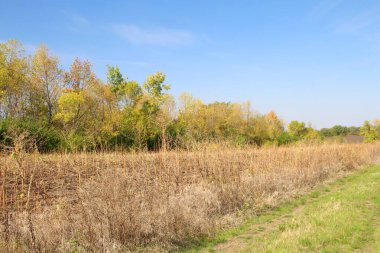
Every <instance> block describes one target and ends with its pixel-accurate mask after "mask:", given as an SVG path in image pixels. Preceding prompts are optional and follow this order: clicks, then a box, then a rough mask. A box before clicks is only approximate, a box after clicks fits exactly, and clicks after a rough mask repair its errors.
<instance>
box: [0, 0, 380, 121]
mask: <svg viewBox="0 0 380 253" xmlns="http://www.w3.org/2000/svg"><path fill="white" fill-rule="evenodd" d="M0 12H1V15H0V41H5V40H7V39H10V38H15V39H18V40H20V41H21V42H22V43H23V44H24V45H25V47H26V49H27V50H28V51H32V50H33V49H34V48H35V47H36V46H37V45H38V44H40V43H44V44H46V45H47V46H48V47H49V48H50V49H51V51H52V52H53V53H54V54H55V55H57V56H59V57H60V59H61V64H62V66H63V67H67V66H68V65H69V64H70V62H71V61H72V60H73V59H74V57H76V56H78V57H80V58H85V59H88V60H90V61H91V62H92V63H93V67H94V71H95V72H96V73H97V74H98V75H99V76H100V77H101V78H103V79H105V70H106V65H107V64H110V65H118V66H119V67H120V68H121V70H122V72H123V73H124V74H126V75H127V76H128V77H129V78H130V79H134V80H137V81H140V82H142V81H143V80H144V78H145V76H146V75H147V74H150V73H154V72H156V71H158V70H160V71H163V72H164V73H166V75H167V82H168V83H170V84H171V86H172V93H173V94H174V95H178V94H180V93H181V92H184V91H186V92H189V93H191V94H193V95H194V96H195V97H198V98H200V99H202V100H203V101H205V102H212V101H232V102H243V101H246V100H250V101H251V102H252V107H253V109H255V110H257V111H259V112H261V113H265V112H268V111H270V110H274V111H276V112H277V113H278V114H279V115H280V116H281V117H282V118H283V119H284V120H285V121H286V122H289V121H290V120H292V119H298V120H302V121H305V122H310V123H311V124H312V125H313V126H314V127H317V128H320V127H328V126H332V125H335V124H343V125H360V124H362V122H363V121H364V120H365V119H375V118H380V2H379V1H378V0H376V1H374V0H372V1H371V0H319V1H317V0H307V1H305V0H293V1H291V0H289V1H282V0H277V1H276V0H267V1H254V0H250V1H245V0H240V1H232V0H228V1H227V0H213V1H211V0H181V1H178V0H177V1H175V0H161V1H153V0H152V1H144V0H129V1H98V0H92V1H69V0H67V1H54V0H50V1H38V0H35V1H28V0H25V1H20V0H12V1H5V0H0Z"/></svg>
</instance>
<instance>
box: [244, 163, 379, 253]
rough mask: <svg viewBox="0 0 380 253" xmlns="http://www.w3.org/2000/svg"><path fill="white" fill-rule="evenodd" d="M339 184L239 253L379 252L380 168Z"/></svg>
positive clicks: (376, 167)
mask: <svg viewBox="0 0 380 253" xmlns="http://www.w3.org/2000/svg"><path fill="white" fill-rule="evenodd" d="M338 183H339V184H341V185H342V187H341V188H339V189H337V190H336V191H332V192H331V193H329V194H325V195H323V196H320V197H319V198H316V199H315V200H314V201H312V202H311V203H309V204H306V205H305V206H303V207H302V209H301V210H300V211H299V212H298V213H297V214H296V215H295V216H293V217H292V218H291V219H288V220H287V221H285V222H284V223H283V224H281V225H279V226H278V228H277V229H275V230H273V231H272V232H270V233H267V234H262V235H260V236H258V237H256V238H253V239H252V240H251V241H250V242H249V244H248V245H247V246H246V247H245V248H244V250H240V252H354V251H360V250H361V249H362V251H363V252H379V251H380V248H379V241H380V231H379V230H380V229H379V222H378V221H379V219H380V216H379V215H380V213H379V210H380V167H379V166H372V167H370V168H367V169H365V170H364V171H361V172H358V173H357V174H355V175H352V176H350V177H348V178H346V179H345V180H341V181H339V182H338Z"/></svg>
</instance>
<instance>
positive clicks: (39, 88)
mask: <svg viewBox="0 0 380 253" xmlns="http://www.w3.org/2000/svg"><path fill="white" fill-rule="evenodd" d="M169 90H170V85H168V84H167V83H166V82H165V74H164V73H162V72H156V73H154V74H152V75H148V76H147V77H146V79H145V81H144V82H143V83H141V84H140V83H138V82H136V81H134V80H130V79H129V78H128V77H127V76H126V75H123V74H122V73H121V71H120V69H119V68H118V67H117V66H107V80H106V81H103V80H101V79H100V78H98V77H97V76H96V75H95V73H94V72H93V70H92V66H91V63H90V62H89V61H87V60H81V59H79V58H76V59H75V60H74V61H73V62H72V64H71V66H70V68H69V69H67V70H64V69H62V68H61V66H60V62H59V59H58V58H57V57H56V56H54V55H53V54H52V53H51V52H50V51H49V49H48V48H47V47H46V46H44V45H41V46H39V47H38V48H37V49H36V50H35V52H34V53H33V54H26V52H25V50H24V48H23V46H22V44H21V43H20V42H18V41H16V40H8V41H7V42H4V43H0V145H1V147H3V148H4V147H8V146H13V145H14V144H15V141H16V138H20V136H23V137H24V138H25V139H28V138H29V137H30V138H33V141H34V142H33V144H34V145H35V147H36V148H37V149H38V150H39V151H40V152H48V151H54V150H68V151H74V150H80V149H103V148H107V149H113V148H116V147H123V148H126V149H139V150H157V149H171V148H187V147H189V146H191V145H192V144H193V143H200V142H227V143H230V144H233V145H239V146H240V145H257V146H261V145H272V144H273V145H285V144H289V143H293V142H297V141H313V142H320V141H322V140H323V139H325V138H329V137H332V136H344V135H349V134H361V135H363V136H364V137H365V139H366V141H374V140H377V139H378V138H379V131H380V130H379V129H380V127H379V126H380V122H379V121H375V122H374V123H370V122H365V124H364V125H363V126H362V128H355V127H343V126H335V127H333V128H331V129H321V130H320V131H317V130H315V129H313V128H312V127H311V126H307V125H306V124H305V123H304V122H298V121H292V122H290V123H289V124H288V125H287V126H285V124H284V122H283V121H282V120H281V119H280V118H279V117H278V116H277V115H276V113H275V112H269V113H267V114H260V113H258V112H255V111H253V110H252V109H251V105H250V103H249V102H245V103H230V102H214V103H208V104H207V103H203V102H202V101H201V100H200V99H196V98H194V97H193V96H191V95H190V94H187V93H183V94H181V95H180V97H179V98H178V99H177V100H176V99H175V98H174V97H173V96H172V95H171V94H170V93H169Z"/></svg>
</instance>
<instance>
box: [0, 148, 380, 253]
mask: <svg viewBox="0 0 380 253" xmlns="http://www.w3.org/2000/svg"><path fill="white" fill-rule="evenodd" d="M379 156H380V143H374V144H329V145H309V146H293V147H280V148H274V147H273V148H261V149H253V148H250V149H241V150H236V149H235V150H233V149H228V148H214V149H212V148H209V149H206V148H205V149H203V150H199V151H194V152H189V151H170V152H169V151H168V152H161V153H123V152H113V153H78V154H48V155H41V154H25V153H22V152H16V153H13V154H7V155H5V154H4V155H3V156H2V157H1V158H0V215H1V217H0V218H1V224H0V229H1V236H0V248H1V249H3V250H4V251H5V252H6V251H11V252H24V251H26V252H33V251H34V252H126V251H136V250H139V249H140V250H144V249H146V247H149V248H150V249H153V248H154V249H156V250H163V251H165V250H171V249H176V248H178V247H182V246H183V245H186V244H188V243H190V242H193V241H194V240H197V239H199V238H202V237H206V236H212V235H213V233H214V232H215V231H216V229H217V228H219V227H221V226H224V225H225V224H227V223H228V224H231V223H233V220H234V218H233V217H237V215H236V213H238V212H239V211H241V210H244V209H249V210H259V209H260V208H263V207H265V206H267V205H269V206H271V205H276V204H278V203H280V202H281V201H283V200H285V199H288V198H290V197H292V196H295V195H297V194H299V193H301V192H303V191H305V190H307V189H310V188H311V187H313V186H315V185H317V184H319V183H321V182H323V181H326V180H328V179H332V178H336V177H338V176H339V175H342V174H343V172H347V171H352V170H357V169H359V168H360V167H361V166H362V165H364V164H368V163H371V162H373V161H374V160H375V159H377V158H378V157H379ZM228 217H229V218H228ZM231 217H232V218H231ZM231 220H232V221H231Z"/></svg>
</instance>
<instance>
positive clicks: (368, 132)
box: [360, 120, 379, 143]
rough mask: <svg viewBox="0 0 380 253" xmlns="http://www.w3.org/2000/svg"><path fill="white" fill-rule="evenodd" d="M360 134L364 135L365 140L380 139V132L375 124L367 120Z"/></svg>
mask: <svg viewBox="0 0 380 253" xmlns="http://www.w3.org/2000/svg"><path fill="white" fill-rule="evenodd" d="M360 134H361V135H362V136H363V137H364V142H367V143H368V142H374V141H376V140H378V139H379V132H378V131H377V129H376V127H375V126H374V125H371V123H370V122H369V121H368V120H366V121H364V124H363V126H362V127H361V128H360Z"/></svg>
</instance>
